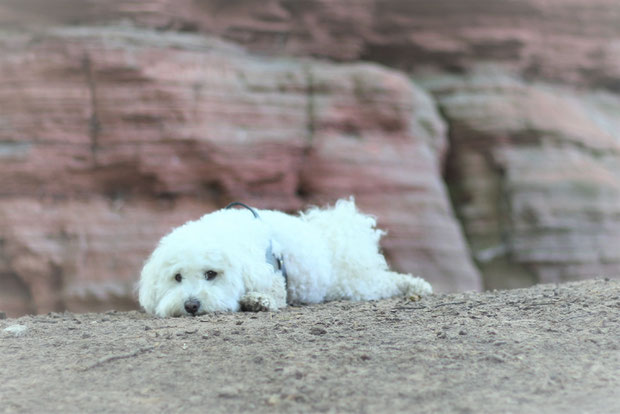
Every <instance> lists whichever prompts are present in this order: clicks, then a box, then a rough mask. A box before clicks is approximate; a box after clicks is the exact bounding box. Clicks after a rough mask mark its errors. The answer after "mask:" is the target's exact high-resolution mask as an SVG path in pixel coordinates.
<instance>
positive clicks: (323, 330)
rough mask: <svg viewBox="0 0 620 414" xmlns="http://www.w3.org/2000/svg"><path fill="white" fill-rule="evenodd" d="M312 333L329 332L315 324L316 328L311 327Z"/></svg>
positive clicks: (322, 333) (323, 333)
mask: <svg viewBox="0 0 620 414" xmlns="http://www.w3.org/2000/svg"><path fill="white" fill-rule="evenodd" d="M310 333H311V334H312V335H325V334H326V333H327V330H325V329H323V328H319V327H316V326H315V327H314V328H312V329H310Z"/></svg>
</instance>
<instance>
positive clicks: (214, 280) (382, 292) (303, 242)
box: [139, 200, 432, 316]
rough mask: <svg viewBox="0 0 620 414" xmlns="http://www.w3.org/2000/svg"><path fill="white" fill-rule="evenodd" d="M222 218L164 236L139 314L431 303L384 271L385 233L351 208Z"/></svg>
mask: <svg viewBox="0 0 620 414" xmlns="http://www.w3.org/2000/svg"><path fill="white" fill-rule="evenodd" d="M252 213H253V212H251V211H248V210H246V209H225V210H219V211H216V212H213V213H210V214H207V215H205V216H203V217H202V218H201V219H200V220H197V221H190V222H188V223H186V224H184V225H183V226H181V227H178V228H176V229H174V230H173V231H172V232H171V233H170V234H168V235H167V236H165V237H164V238H163V239H162V240H161V241H160V243H159V245H158V247H157V248H156V249H155V251H154V252H153V254H152V255H151V257H150V258H149V259H148V260H147V262H146V264H145V265H144V268H143V269H142V275H141V278H140V285H139V289H140V294H139V296H140V304H141V305H142V306H143V307H144V309H145V310H146V311H147V312H149V313H152V314H156V315H159V316H181V315H198V314H202V313H206V312H212V311H237V310H252V311H261V310H277V309H279V308H281V307H284V306H286V305H287V303H303V304H309V303H319V302H324V301H331V300H337V299H348V300H373V299H382V298H387V297H391V296H397V295H403V296H406V295H409V296H412V295H419V296H423V295H426V294H429V293H431V291H432V289H431V286H430V285H429V284H428V283H427V282H426V281H424V280H423V279H420V278H418V277H413V276H410V275H404V274H399V273H396V272H392V271H390V270H389V269H388V266H387V263H386V261H385V258H384V257H383V255H382V254H381V253H380V251H379V239H380V238H381V236H382V234H383V232H381V231H380V230H377V229H376V228H375V220H374V218H372V217H370V216H367V215H364V214H361V213H360V212H358V211H357V209H356V207H355V204H354V202H353V201H352V200H340V201H338V202H337V203H336V205H335V207H333V208H329V209H317V208H314V209H310V210H309V211H308V212H306V213H302V214H300V216H290V215H287V214H284V213H281V212H278V211H270V210H258V217H254V215H253V214H252Z"/></svg>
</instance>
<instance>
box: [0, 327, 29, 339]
mask: <svg viewBox="0 0 620 414" xmlns="http://www.w3.org/2000/svg"><path fill="white" fill-rule="evenodd" d="M27 331H28V327H27V326H26V325H11V326H9V327H7V328H4V332H6V333H8V334H10V335H13V336H22V335H24V334H25V333H26V332H27Z"/></svg>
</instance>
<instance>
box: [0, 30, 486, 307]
mask: <svg viewBox="0 0 620 414" xmlns="http://www.w3.org/2000/svg"><path fill="white" fill-rule="evenodd" d="M2 49H3V51H4V53H3V54H2V56H0V74H1V75H0V76H1V77H2V79H4V81H5V86H4V87H3V89H2V91H0V102H1V103H0V106H1V107H2V108H4V110H3V113H2V115H1V118H0V119H1V120H2V125H3V128H2V130H1V132H0V134H1V139H0V141H1V142H2V147H1V148H2V153H1V154H2V157H3V163H2V164H1V165H0V175H2V177H3V185H2V194H1V195H0V196H1V197H2V200H1V201H2V202H1V203H0V217H1V221H0V226H1V227H0V228H1V230H2V240H3V244H2V257H3V261H2V262H1V263H2V267H1V268H0V274H1V275H2V283H3V285H4V288H3V289H2V308H3V309H4V310H7V311H8V312H9V314H15V313H19V312H45V311H51V310H62V309H65V308H68V309H72V310H85V309H99V308H100V307H109V306H111V304H113V306H115V307H117V308H119V307H121V308H123V307H131V306H135V304H134V302H133V300H132V297H133V295H132V284H133V283H134V282H135V281H136V279H137V276H138V274H139V270H140V267H141V263H142V261H143V260H144V259H145V258H146V257H147V255H148V254H149V252H150V250H152V248H153V247H154V245H155V243H156V241H157V240H158V239H159V238H160V237H161V236H163V235H164V234H165V233H167V232H168V231H169V230H170V228H172V227H173V226H175V225H179V224H181V223H183V222H184V221H186V220H188V219H195V218H197V217H200V216H201V215H202V214H204V213H206V212H209V211H212V210H214V209H217V208H221V207H223V206H224V205H225V204H227V203H228V202H230V201H233V200H241V201H244V202H246V203H248V204H253V205H255V206H257V207H262V208H278V209H283V210H287V211H294V210H296V209H299V208H302V207H304V206H306V205H307V204H311V203H318V204H323V203H328V202H333V201H335V200H336V199H337V198H340V197H348V196H349V195H351V194H352V195H355V196H356V197H357V201H358V204H359V206H360V207H361V208H362V209H363V210H365V211H368V212H371V213H373V214H375V215H377V216H378V217H379V222H380V225H381V226H382V227H385V228H387V229H388V230H389V231H390V233H389V235H388V236H387V238H386V239H385V244H384V247H385V250H386V254H387V255H388V256H389V258H390V260H391V262H392V263H393V264H394V265H395V266H396V267H397V268H399V269H401V270H405V271H409V272H413V273H416V274H422V275H425V277H427V278H429V279H430V280H431V281H433V282H434V284H435V286H436V288H437V289H439V290H460V289H471V288H474V289H475V288H478V287H479V286H480V281H479V275H478V272H477V270H476V269H475V268H474V266H473V264H472V262H471V259H470V258H469V255H468V254H467V247H466V243H465V241H464V238H463V237H462V233H461V230H460V228H459V225H458V223H457V221H456V220H455V218H454V215H453V211H452V208H451V205H450V202H449V198H448V195H447V192H446V190H445V186H444V184H443V182H442V180H441V159H442V158H443V157H444V154H445V151H446V148H447V145H446V144H447V142H446V128H445V124H444V122H443V121H442V120H441V118H440V117H439V115H438V113H437V111H436V109H435V106H434V102H433V100H432V99H431V98H430V97H429V95H428V94H427V93H425V92H423V91H422V90H421V89H420V88H418V87H416V86H415V85H414V84H412V83H411V82H410V80H409V79H408V78H407V77H406V76H404V75H403V74H401V73H399V72H395V71H393V70H389V69H386V68H382V67H379V66H377V65H373V64H342V65H335V64H330V63H326V62H320V61H314V60H295V59H265V58H260V57H256V56H252V55H249V54H247V53H245V52H244V51H243V50H241V49H240V48H238V47H236V46H234V45H231V44H229V43H225V42H222V41H220V40H217V39H214V38H209V37H205V36H202V35H190V34H177V33H159V32H155V31H152V30H148V29H144V30H143V29H135V28H131V29H126V28H125V29H124V28H119V27H116V28H90V27H88V28H86V27H80V28H56V29H49V30H48V31H46V32H45V33H44V34H43V35H32V34H22V33H13V34H11V35H8V36H5V37H4V38H3V39H2Z"/></svg>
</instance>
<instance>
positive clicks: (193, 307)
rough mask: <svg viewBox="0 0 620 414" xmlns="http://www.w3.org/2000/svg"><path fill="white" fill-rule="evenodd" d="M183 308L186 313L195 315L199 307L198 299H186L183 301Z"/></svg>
mask: <svg viewBox="0 0 620 414" xmlns="http://www.w3.org/2000/svg"><path fill="white" fill-rule="evenodd" d="M184 305H185V310H186V311H187V313H191V314H192V315H195V314H196V312H198V309H199V308H200V301H199V300H198V299H188V300H186V301H185V304H184Z"/></svg>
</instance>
